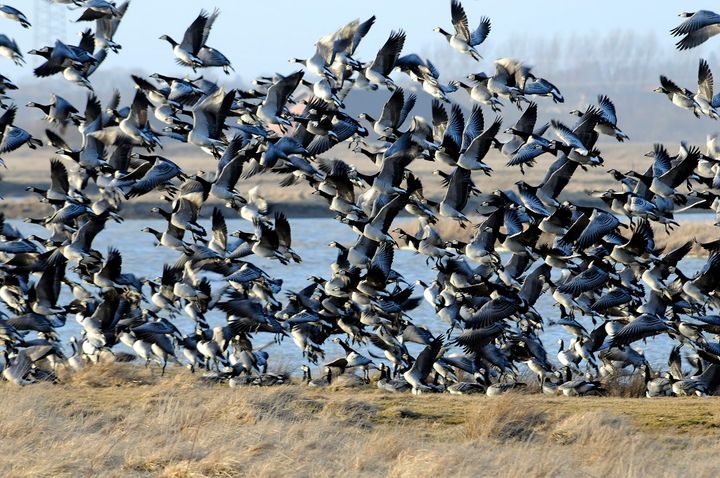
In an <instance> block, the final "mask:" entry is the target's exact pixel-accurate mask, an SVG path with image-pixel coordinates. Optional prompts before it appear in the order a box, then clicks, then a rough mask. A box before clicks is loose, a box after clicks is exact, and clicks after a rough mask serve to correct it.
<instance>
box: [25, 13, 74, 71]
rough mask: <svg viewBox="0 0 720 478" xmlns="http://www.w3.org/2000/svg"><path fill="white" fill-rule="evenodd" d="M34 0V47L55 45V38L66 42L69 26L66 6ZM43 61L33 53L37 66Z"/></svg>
mask: <svg viewBox="0 0 720 478" xmlns="http://www.w3.org/2000/svg"><path fill="white" fill-rule="evenodd" d="M33 1H34V8H33V10H34V12H33V19H32V22H33V28H32V29H33V48H42V47H43V46H53V45H54V44H55V40H60V41H62V42H65V40H66V27H67V16H66V13H67V8H66V6H65V5H63V4H57V3H51V2H49V1H48V0H33ZM41 61H42V58H41V57H39V56H36V55H33V63H34V64H35V66H37V65H38V64H39V63H40V62H41Z"/></svg>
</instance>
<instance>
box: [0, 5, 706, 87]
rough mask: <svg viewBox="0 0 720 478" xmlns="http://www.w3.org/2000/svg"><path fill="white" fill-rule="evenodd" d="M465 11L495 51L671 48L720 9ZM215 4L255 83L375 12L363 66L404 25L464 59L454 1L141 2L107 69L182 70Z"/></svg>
mask: <svg viewBox="0 0 720 478" xmlns="http://www.w3.org/2000/svg"><path fill="white" fill-rule="evenodd" d="M8 3H9V4H11V5H13V6H15V7H17V8H20V9H21V10H23V11H24V13H25V14H26V15H27V16H28V17H29V19H30V21H31V22H33V23H37V18H38V17H37V15H36V12H35V11H34V6H35V5H37V4H40V5H46V4H44V2H43V1H42V0H14V1H13V0H8ZM463 5H464V6H465V10H466V12H467V14H468V16H469V18H470V23H471V25H475V24H477V22H478V21H479V19H480V17H481V16H483V15H486V16H489V17H490V18H491V20H492V27H493V28H492V32H491V34H490V37H489V38H488V43H489V44H492V43H502V44H507V43H506V42H507V41H509V40H510V39H511V38H512V37H513V36H514V35H518V34H523V33H525V34H530V35H533V34H542V35H548V36H551V35H561V36H563V35H569V34H573V33H583V32H588V31H590V32H602V31H612V30H618V29H620V30H629V29H632V30H635V31H636V32H638V33H645V32H648V31H654V32H656V33H657V37H658V38H659V39H660V40H661V41H662V42H663V46H666V47H667V48H668V49H669V50H671V49H672V48H673V45H674V42H675V39H674V38H673V37H671V36H670V35H669V34H668V33H667V32H668V30H669V29H670V28H672V27H674V26H675V25H677V24H678V23H679V22H680V18H679V17H678V16H677V14H678V13H679V12H680V11H693V10H697V9H701V8H712V7H713V5H712V2H708V1H695V0H683V1H661V2H658V1H651V0H624V1H620V0H603V1H590V2H584V1H579V0H552V1H545V2H538V1H537V0H533V1H526V0H504V1H498V0H495V1H492V2H490V1H487V0H464V1H463ZM214 7H218V8H220V10H221V12H222V13H221V15H220V17H219V18H218V20H217V22H216V23H215V26H214V28H213V31H212V33H211V35H210V40H209V42H208V43H209V44H210V45H211V46H213V47H216V48H217V49H219V50H221V51H222V52H223V53H225V55H226V56H228V58H230V60H231V61H232V62H233V65H234V66H235V68H236V70H237V71H238V74H240V75H241V76H242V77H243V78H245V79H247V78H252V77H255V76H257V75H260V74H266V73H269V72H273V71H279V72H283V71H285V72H286V71H290V70H291V69H292V68H293V66H294V65H289V64H288V63H287V60H288V59H289V58H290V57H293V56H298V57H306V56H308V55H310V54H311V53H312V50H313V44H314V43H315V41H316V40H317V39H318V38H319V37H321V36H324V35H326V34H328V33H330V32H332V31H334V30H335V29H336V28H338V27H340V26H341V25H343V24H344V23H346V22H348V21H350V20H352V19H354V18H360V19H362V20H364V19H366V18H367V17H369V16H370V15H372V14H375V15H376V16H377V21H376V23H375V26H374V27H373V29H372V30H371V31H370V34H369V35H368V36H367V37H366V39H365V40H364V42H363V44H362V45H361V46H360V49H359V53H358V55H357V56H358V57H359V58H361V59H369V58H371V57H372V56H373V55H374V54H375V52H376V51H377V49H378V48H379V47H380V45H381V44H382V43H383V42H384V40H385V39H386V38H387V36H388V33H389V32H390V30H392V29H397V28H404V29H405V30H406V31H407V34H408V39H407V42H406V45H405V50H404V52H405V53H409V52H412V51H416V52H423V51H428V49H429V48H431V49H432V50H431V51H433V52H435V53H434V54H436V55H437V54H442V53H443V52H446V53H447V54H448V55H451V54H456V53H454V51H453V50H451V49H450V48H449V47H447V49H444V50H443V49H442V48H440V47H439V46H442V45H443V41H444V39H443V38H442V36H440V35H439V34H437V33H434V32H433V31H432V29H433V28H434V27H436V26H443V27H445V28H446V29H449V28H450V27H451V23H450V11H449V10H450V9H449V1H445V0H392V1H389V0H364V1H330V0H314V1H313V0H306V1H305V2H299V1H290V0H265V1H244V0H215V1H205V0H133V1H132V3H131V5H130V9H129V10H128V13H127V15H126V18H125V20H124V22H123V25H121V27H120V30H119V32H118V35H117V36H116V40H117V41H118V42H119V43H121V44H122V45H123V50H122V53H121V54H120V55H114V54H111V55H110V57H109V60H108V61H107V62H106V64H105V65H104V66H103V69H105V70H107V69H111V68H116V67H117V68H142V69H144V70H147V71H160V72H165V73H171V72H177V71H181V70H179V69H178V67H177V66H176V65H175V64H174V62H173V56H172V52H171V50H170V46H169V45H168V44H167V43H166V42H163V41H161V40H158V37H159V36H160V35H162V34H164V33H167V34H169V35H170V36H172V37H174V38H176V39H178V40H179V39H180V38H182V35H183V32H184V31H185V28H186V27H187V26H188V25H189V24H190V23H191V22H192V20H193V19H194V18H195V16H196V15H197V14H198V12H199V11H200V9H201V8H205V9H208V10H212V9H213V8H214ZM45 8H48V7H47V6H45ZM52 8H59V7H52ZM719 8H720V7H719ZM66 15H67V22H66V24H65V25H66V31H67V39H68V40H72V41H75V38H77V37H76V36H75V33H77V32H78V31H80V30H81V29H82V28H84V25H83V24H76V23H72V20H73V19H75V18H77V17H78V16H79V15H80V12H79V11H75V12H67V14H66ZM0 32H2V33H5V34H7V35H9V36H10V37H13V38H15V39H16V40H17V41H18V43H19V44H20V47H21V48H22V50H23V52H26V51H28V50H30V49H31V48H35V47H40V46H42V45H36V44H34V40H35V35H34V34H33V31H32V30H30V31H27V30H23V29H22V28H20V27H19V25H18V24H16V23H15V22H10V21H8V20H6V19H4V18H0ZM710 43H712V42H710ZM480 50H481V52H482V47H481V48H480ZM702 51H703V50H701V49H699V50H697V53H702ZM492 59H493V58H489V59H488V60H492ZM29 61H30V59H29ZM2 70H3V73H4V74H6V75H10V76H12V77H15V78H17V77H22V76H23V72H20V71H19V70H18V69H17V68H15V67H14V66H12V65H11V64H10V62H9V61H3V63H2Z"/></svg>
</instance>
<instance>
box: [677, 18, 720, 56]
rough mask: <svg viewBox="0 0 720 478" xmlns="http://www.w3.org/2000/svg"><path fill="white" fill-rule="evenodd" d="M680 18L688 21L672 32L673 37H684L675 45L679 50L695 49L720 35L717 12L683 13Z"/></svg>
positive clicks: (719, 22) (719, 20) (719, 21)
mask: <svg viewBox="0 0 720 478" xmlns="http://www.w3.org/2000/svg"><path fill="white" fill-rule="evenodd" d="M678 16H679V17H681V18H686V19H687V20H685V21H683V22H682V23H681V24H680V25H678V26H677V27H675V28H673V29H672V30H670V33H671V34H672V35H673V36H675V37H680V36H682V37H683V38H681V39H680V40H679V41H678V42H677V43H676V44H675V46H676V47H677V49H678V50H689V49H691V48H695V47H696V46H699V45H702V44H703V43H705V42H706V41H707V40H708V39H709V38H711V37H713V36H715V35H717V34H718V33H720V15H718V14H717V13H715V12H711V11H710V10H698V11H696V12H682V13H680V14H679V15H678Z"/></svg>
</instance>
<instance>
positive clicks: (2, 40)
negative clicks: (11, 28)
mask: <svg viewBox="0 0 720 478" xmlns="http://www.w3.org/2000/svg"><path fill="white" fill-rule="evenodd" d="M0 55H2V56H4V57H5V58H8V59H10V60H12V61H13V63H15V64H16V65H18V66H23V65H24V64H25V58H23V55H22V53H21V52H20V47H19V46H18V45H17V43H16V42H15V40H12V39H11V38H9V37H8V36H7V35H5V34H2V33H0Z"/></svg>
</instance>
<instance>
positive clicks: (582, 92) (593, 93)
mask: <svg viewBox="0 0 720 478" xmlns="http://www.w3.org/2000/svg"><path fill="white" fill-rule="evenodd" d="M483 47H484V48H483V49H482V50H483V51H482V52H481V53H482V54H483V56H484V58H485V59H484V60H482V61H481V62H479V63H478V62H474V61H472V60H470V59H469V58H466V57H464V56H463V55H453V54H449V53H451V50H450V47H449V46H448V45H447V44H445V43H441V42H436V43H433V44H432V45H431V46H428V47H427V48H425V49H424V50H423V51H419V52H416V53H418V54H420V55H421V56H423V57H427V58H429V59H430V60H432V61H433V63H434V64H435V65H436V66H437V67H438V69H439V70H440V73H441V80H442V82H443V83H447V82H449V81H450V80H460V81H467V80H466V79H465V77H466V76H467V74H468V73H470V72H479V71H485V72H486V73H488V74H493V72H494V65H493V61H494V60H495V59H497V58H501V57H513V58H518V59H522V60H523V61H525V62H526V63H528V64H529V65H531V66H532V67H533V72H534V73H535V74H536V75H538V76H542V77H544V78H546V79H548V80H549V81H551V82H552V83H554V84H555V85H557V86H558V88H560V90H561V91H562V93H563V95H564V96H565V103H564V104H558V105H553V104H552V100H551V99H549V98H539V99H538V100H537V101H538V102H540V103H542V104H543V108H541V109H540V111H542V113H543V114H542V115H541V117H540V118H539V121H547V120H549V119H550V117H557V118H563V116H564V115H566V114H567V112H569V111H570V110H572V109H575V108H583V107H584V106H585V105H587V103H588V102H592V101H595V98H596V97H597V95H598V94H600V93H603V94H607V95H608V96H610V98H611V99H612V100H613V101H614V103H615V105H616V107H617V110H618V115H619V123H620V126H621V127H622V129H623V131H625V132H626V133H627V134H628V135H629V136H630V138H631V140H632V141H633V142H638V143H652V142H658V141H659V142H665V143H676V142H679V141H680V140H687V141H690V142H692V143H696V144H699V143H702V144H704V141H705V137H706V135H707V134H712V133H715V132H720V123H717V122H715V121H713V120H711V119H709V118H701V119H697V120H695V119H693V118H692V117H691V113H689V112H688V111H684V110H680V109H679V108H675V107H673V106H672V105H671V104H670V103H669V102H668V101H667V99H666V98H665V97H663V96H662V95H660V94H657V93H653V92H652V90H653V88H655V87H656V86H657V85H658V84H659V82H658V77H659V75H660V74H664V75H666V76H668V77H669V78H671V79H672V80H674V81H675V82H676V83H678V84H679V85H680V86H683V87H686V88H688V89H690V90H692V91H695V90H696V89H697V68H698V60H699V58H705V59H706V60H707V61H708V62H709V64H710V67H711V68H713V69H714V70H716V74H717V75H720V58H719V57H718V55H717V54H716V53H713V52H711V50H710V49H709V48H706V49H702V48H699V49H697V50H693V51H692V52H681V53H679V52H677V51H676V50H675V49H674V46H673V43H672V39H671V38H669V37H668V38H665V37H662V36H661V35H660V34H655V33H642V34H640V33H635V32H632V31H620V30H615V31H607V32H600V33H598V32H588V33H585V34H582V35H577V34H572V35H556V36H553V37H537V36H533V35H530V34H521V35H515V36H513V37H512V39H511V40H506V41H502V40H501V41H499V42H493V41H489V42H488V44H487V46H485V45H483ZM403 53H404V54H407V53H411V52H410V51H404V52H403ZM290 71H292V70H291V67H288V68H287V71H282V72H279V73H285V74H286V73H288V72H290ZM130 73H136V74H141V75H149V74H150V73H152V72H142V71H131V70H115V71H107V70H101V71H99V72H98V73H97V74H96V75H95V77H94V81H93V85H95V86H96V90H97V94H98V96H99V98H100V99H101V101H102V102H103V104H105V103H106V102H107V101H108V100H109V98H110V95H111V94H112V90H113V89H114V88H118V89H119V90H120V92H121V93H122V95H123V101H122V104H123V105H125V104H129V103H130V102H131V101H132V95H133V94H134V90H133V83H132V80H131V78H130ZM267 73H272V72H267ZM200 74H203V73H202V72H201V73H199V74H198V75H197V76H200ZM190 77H191V78H193V77H195V76H193V75H190ZM208 77H212V78H213V79H218V80H219V81H220V82H223V81H226V83H225V84H226V87H227V88H232V87H242V88H250V87H251V81H252V77H249V76H244V75H243V73H242V71H241V72H240V77H236V78H235V79H234V80H229V81H227V80H226V78H225V77H224V75H221V76H217V74H216V73H211V74H209V75H208ZM398 78H399V81H398V83H399V84H401V85H404V86H405V87H407V88H415V85H413V84H412V83H410V82H409V80H407V79H403V78H402V76H399V75H398ZM719 78H720V76H719ZM14 80H15V81H16V82H17V83H18V84H19V85H20V86H21V88H20V90H19V91H18V92H17V94H16V95H15V99H16V101H17V102H18V103H19V104H21V105H24V104H25V103H26V102H28V101H36V102H39V103H45V102H47V100H48V99H49V89H48V87H50V90H51V91H54V92H56V93H58V94H60V95H62V96H63V97H65V98H66V99H68V100H70V101H72V102H73V103H74V104H75V105H76V106H77V107H78V109H80V110H81V111H82V109H83V108H84V102H85V97H86V95H87V91H85V90H82V89H81V88H78V87H76V86H73V85H70V84H68V83H67V82H66V81H64V80H62V79H60V78H58V79H57V80H55V81H48V80H47V79H45V80H43V81H42V82H40V81H38V80H35V79H29V78H26V79H25V80H24V81H23V80H22V79H14ZM719 82H720V80H719ZM718 90H720V86H718V88H716V92H717V91H718ZM386 96H389V93H388V94H387V95H382V94H373V95H371V94H364V93H363V92H362V91H353V92H352V93H351V95H350V97H349V98H348V99H347V101H346V103H347V105H348V108H349V110H350V111H352V112H355V113H360V112H363V111H364V112H368V113H375V114H377V113H379V111H380V109H381V108H382V105H383V103H384V101H385V100H386V99H387V98H386ZM451 99H452V100H453V101H455V102H458V103H460V104H461V105H463V106H468V107H469V105H470V103H469V102H470V99H469V98H468V96H467V95H466V94H465V92H464V91H458V92H456V93H453V94H452V95H451ZM413 114H419V115H423V116H426V117H428V118H429V116H430V97H429V96H428V95H426V94H425V93H423V92H419V93H418V102H417V106H416V107H415V110H414V111H413ZM485 114H486V118H489V117H491V115H492V113H491V112H490V111H489V110H487V111H485ZM502 116H503V118H504V119H505V123H510V122H512V121H515V119H516V118H517V117H518V116H519V112H518V110H517V108H515V107H514V106H512V105H506V108H505V110H504V111H503V112H502ZM41 117H42V114H41V112H40V111H39V110H37V109H29V108H21V109H20V113H19V116H18V123H19V124H20V125H22V126H23V127H27V129H29V130H30V131H31V132H32V133H33V134H35V133H41V132H42V129H43V128H44V127H45V124H44V123H42V122H40V121H35V120H36V119H39V118H41Z"/></svg>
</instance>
